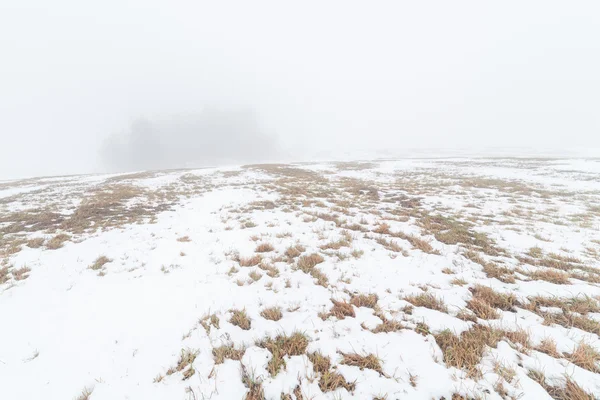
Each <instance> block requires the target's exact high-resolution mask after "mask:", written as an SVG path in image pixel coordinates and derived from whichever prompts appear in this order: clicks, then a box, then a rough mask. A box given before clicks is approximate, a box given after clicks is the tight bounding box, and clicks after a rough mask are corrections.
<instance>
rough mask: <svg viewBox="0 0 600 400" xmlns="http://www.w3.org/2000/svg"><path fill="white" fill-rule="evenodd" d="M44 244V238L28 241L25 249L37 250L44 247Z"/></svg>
mask: <svg viewBox="0 0 600 400" xmlns="http://www.w3.org/2000/svg"><path fill="white" fill-rule="evenodd" d="M44 242H45V239H44V238H35V239H30V240H28V241H27V247H29V248H30V249H37V248H40V247H42V246H43V245H44Z"/></svg>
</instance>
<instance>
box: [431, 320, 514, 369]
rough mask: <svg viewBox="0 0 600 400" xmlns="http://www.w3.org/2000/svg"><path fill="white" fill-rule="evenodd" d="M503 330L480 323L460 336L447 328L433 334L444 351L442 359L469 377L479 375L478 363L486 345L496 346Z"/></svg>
mask: <svg viewBox="0 0 600 400" xmlns="http://www.w3.org/2000/svg"><path fill="white" fill-rule="evenodd" d="M502 337H503V332H501V331H498V330H495V329H491V328H489V327H486V326H482V325H475V326H473V327H472V328H471V329H469V330H468V331H464V332H463V333H461V334H460V336H456V335H455V334H453V333H452V332H450V331H449V330H445V331H443V332H441V333H439V334H437V335H435V341H436V342H437V344H438V346H440V348H441V349H442V352H443V353H444V361H445V362H446V364H448V365H449V366H451V367H456V368H460V369H464V370H465V371H466V372H467V375H468V376H469V377H478V376H480V374H481V373H480V371H479V369H478V367H477V366H478V364H479V362H480V361H481V358H482V357H483V353H484V351H485V348H486V346H489V347H496V345H497V344H498V342H499V341H500V340H502Z"/></svg>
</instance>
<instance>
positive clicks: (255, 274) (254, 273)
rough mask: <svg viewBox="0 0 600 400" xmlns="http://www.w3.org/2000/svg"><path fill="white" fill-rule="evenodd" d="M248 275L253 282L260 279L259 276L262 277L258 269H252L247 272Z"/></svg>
mask: <svg viewBox="0 0 600 400" xmlns="http://www.w3.org/2000/svg"><path fill="white" fill-rule="evenodd" d="M248 276H249V277H250V279H252V280H253V281H254V282H256V281H258V280H260V278H262V274H261V273H259V272H258V271H252V272H250V273H249V274H248Z"/></svg>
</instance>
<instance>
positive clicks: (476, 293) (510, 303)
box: [469, 285, 520, 319]
mask: <svg viewBox="0 0 600 400" xmlns="http://www.w3.org/2000/svg"><path fill="white" fill-rule="evenodd" d="M469 291H470V292H471V293H472V294H473V299H475V300H478V301H481V302H483V303H485V304H487V305H488V306H490V307H492V308H499V309H501V310H503V311H513V310H514V307H515V306H517V305H519V304H520V303H519V301H518V300H517V297H516V296H515V295H514V294H504V293H498V292H496V291H494V289H492V288H490V287H487V286H483V285H475V286H474V287H472V288H470V289H469ZM480 318H482V317H480ZM486 319H487V318H486Z"/></svg>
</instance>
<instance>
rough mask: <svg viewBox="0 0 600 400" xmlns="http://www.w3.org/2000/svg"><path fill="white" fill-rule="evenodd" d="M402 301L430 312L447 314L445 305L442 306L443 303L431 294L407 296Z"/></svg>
mask: <svg viewBox="0 0 600 400" xmlns="http://www.w3.org/2000/svg"><path fill="white" fill-rule="evenodd" d="M404 300H406V301H408V302H409V303H412V304H413V305H415V306H417V307H425V308H429V309H431V310H437V311H441V312H448V307H446V304H444V301H443V300H441V299H438V298H437V297H435V296H434V295H432V294H431V293H421V294H418V295H413V296H407V297H405V298H404Z"/></svg>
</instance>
